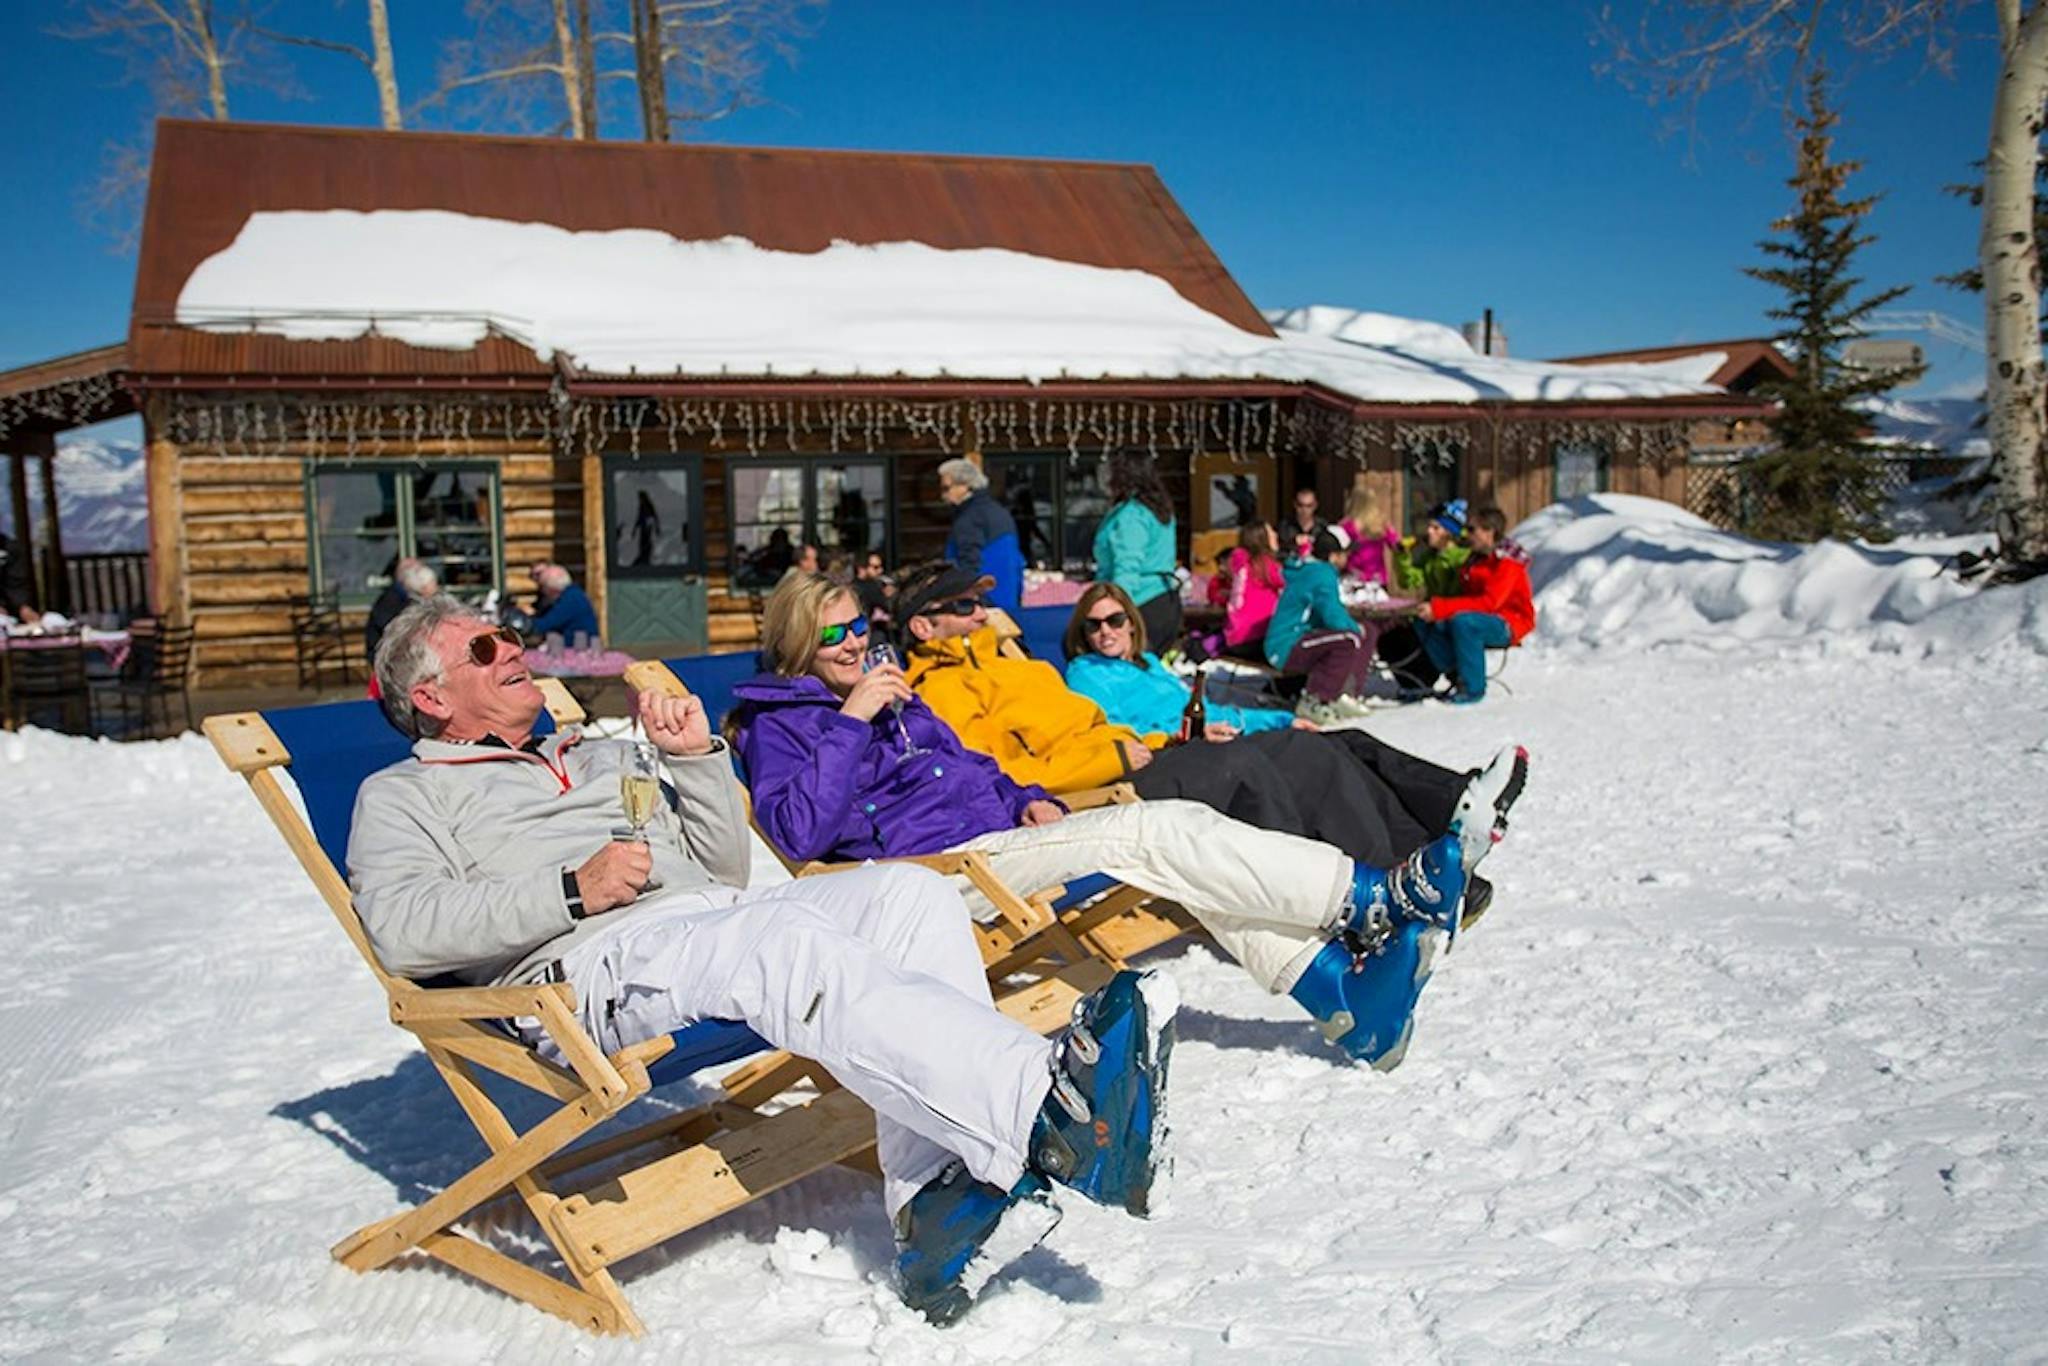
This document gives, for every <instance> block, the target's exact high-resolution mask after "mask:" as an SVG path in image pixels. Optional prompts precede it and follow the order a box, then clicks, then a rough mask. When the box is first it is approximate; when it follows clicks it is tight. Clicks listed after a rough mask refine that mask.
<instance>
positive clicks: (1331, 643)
mask: <svg viewBox="0 0 2048 1366" xmlns="http://www.w3.org/2000/svg"><path fill="white" fill-rule="evenodd" d="M1350 554H1351V538H1350V537H1349V536H1348V535H1346V534H1345V533H1344V530H1343V528H1341V527H1324V528H1323V529H1322V530H1321V531H1318V532H1317V533H1316V538H1315V542H1314V546H1313V553H1312V554H1310V555H1309V557H1308V558H1307V559H1302V560H1296V561H1295V562H1294V563H1292V564H1290V565H1288V566H1287V586H1286V587H1285V588H1283V589H1281V590H1280V601H1279V602H1277V603H1276V604H1274V606H1273V621H1272V624H1271V625H1269V626H1267V627H1266V662H1267V663H1268V664H1271V665H1272V666H1273V667H1274V668H1276V669H1278V670H1279V671H1280V672H1281V673H1283V674H1301V675H1306V676H1307V679H1308V682H1307V686H1306V688H1305V689H1304V692H1305V694H1306V695H1305V696H1304V697H1303V698H1302V700H1301V714H1302V715H1304V716H1306V717H1308V718H1309V719H1311V720H1314V721H1325V722H1327V721H1343V720H1348V719H1352V718H1355V717H1359V716H1363V715H1365V714H1366V710H1367V709H1366V706H1365V704H1364V703H1363V702H1362V701H1360V700H1359V699H1358V697H1357V696H1356V695H1355V694H1357V693H1358V692H1359V691H1361V690H1362V689H1363V688H1364V686H1365V679H1366V675H1367V674H1368V673H1369V672H1370V671H1371V669H1372V649H1373V643H1374V641H1375V640H1376V639H1377V631H1378V628H1376V627H1374V626H1372V625H1369V624H1368V625H1364V626H1361V625H1360V624H1359V623H1358V622H1356V621H1353V620H1352V619H1351V612H1350V610H1349V609H1347V608H1346V607H1345V606H1344V594H1343V591H1342V588H1341V586H1340V585H1341V579H1340V577H1339V570H1340V569H1341V568H1342V566H1343V564H1344V561H1345V559H1346V558H1347V557H1349V556H1350Z"/></svg>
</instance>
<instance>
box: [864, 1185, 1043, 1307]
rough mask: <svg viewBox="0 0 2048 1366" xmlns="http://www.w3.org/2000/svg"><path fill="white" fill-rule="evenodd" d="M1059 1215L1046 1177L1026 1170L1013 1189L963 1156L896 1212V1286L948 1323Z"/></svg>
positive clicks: (912, 1303)
mask: <svg viewBox="0 0 2048 1366" xmlns="http://www.w3.org/2000/svg"><path fill="white" fill-rule="evenodd" d="M1059 1221H1060V1207H1059V1206H1058V1205H1055V1204H1054V1203H1053V1202H1052V1199H1051V1197H1050V1196H1049V1195H1048V1194H1047V1187H1046V1184H1045V1178H1044V1177H1042V1176H1039V1175H1038V1174H1037V1173H1035V1172H1026V1173H1024V1175H1023V1177H1022V1178H1021V1179H1020V1180H1019V1181H1018V1182H1017V1184H1016V1185H1015V1186H1012V1187H1011V1188H1010V1189H1009V1190H1008V1191H1007V1192H1005V1191H1003V1190H1002V1189H1000V1188H999V1187H996V1186H991V1185H990V1184H989V1183H988V1182H986V1181H976V1180H975V1179H974V1178H973V1177H971V1176H969V1175H968V1174H967V1169H966V1168H965V1167H963V1166H961V1165H960V1164H959V1163H958V1162H949V1163H947V1164H946V1169H945V1170H944V1171H943V1172H940V1173H939V1174H938V1176H936V1177H934V1178H933V1179H932V1180H930V1181H927V1182H926V1183H925V1185H924V1188H923V1189H922V1190H920V1191H918V1193H917V1194H916V1195H913V1196H911V1197H910V1203H909V1204H907V1205H905V1206H904V1207H903V1208H902V1209H900V1210H898V1211H897V1212H896V1288H897V1292H898V1293H899V1294H901V1295H902V1296H903V1302H904V1303H905V1304H907V1305H909V1306H910V1307H911V1308H912V1309H915V1310H917V1311H918V1312H919V1313H920V1314H923V1315H924V1316H925V1317H926V1318H928V1319H930V1320H931V1321H932V1322H933V1323H935V1324H937V1325H938V1326H939V1327H941V1328H943V1327H945V1326H946V1325H947V1324H949V1323H952V1322H954V1321H955V1320H957V1319H958V1318H959V1317H960V1316H961V1315H962V1314H965V1313H966V1312H967V1311H968V1310H969V1309H970V1308H972V1307H973V1305H974V1300H975V1297H976V1296H978V1295H979V1294H981V1290H982V1287H983V1286H985V1285H987V1284H988V1279H989V1277H991V1276H993V1275H994V1274H995V1273H996V1272H997V1271H999V1270H1001V1269H1002V1268H1003V1267H1005V1266H1007V1265H1008V1264H1009V1263H1011V1262H1013V1261H1015V1260H1017V1258H1019V1257H1021V1256H1023V1255H1024V1254H1025V1253H1027V1252H1029V1251H1030V1250H1031V1249H1032V1248H1034V1247H1037V1246H1038V1244H1039V1243H1040V1242H1042V1241H1044V1239H1045V1235H1046V1234H1048V1233H1050V1232H1052V1230H1053V1226H1054V1225H1055V1224H1057V1223H1059Z"/></svg>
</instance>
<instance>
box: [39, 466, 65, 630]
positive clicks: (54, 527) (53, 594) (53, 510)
mask: <svg viewBox="0 0 2048 1366" xmlns="http://www.w3.org/2000/svg"><path fill="white" fill-rule="evenodd" d="M43 519H44V521H45V522H47V523H48V525H49V528H50V544H49V546H48V547H47V548H46V549H45V551H44V558H45V560H46V562H47V563H48V565H49V579H50V581H49V583H47V584H45V585H44V587H43V605H44V606H45V607H55V608H56V609H57V610H58V611H60V612H62V613H64V614H65V615H66V616H69V615H70V614H71V577H70V575H68V574H66V573H65V572H64V523H63V520H62V519H61V518H60V517H59V516H58V515H57V438H56V437H54V436H49V437H44V438H43Z"/></svg>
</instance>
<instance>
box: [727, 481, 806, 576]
mask: <svg viewBox="0 0 2048 1366" xmlns="http://www.w3.org/2000/svg"><path fill="white" fill-rule="evenodd" d="M726 478H728V479H730V480H731V481H732V566H733V571H732V581H733V586H734V587H736V588H773V587H774V586H775V583H776V581H777V580H778V579H780V578H781V577H782V576H783V574H784V573H785V572H786V571H787V570H788V569H789V566H790V565H791V563H793V562H794V561H795V559H796V548H797V546H798V545H799V544H800V543H801V542H802V540H803V536H804V468H803V466H801V465H757V464H754V463H753V462H751V461H749V462H747V463H746V464H740V463H739V462H737V461H734V462H732V463H730V464H728V465H727V466H726Z"/></svg>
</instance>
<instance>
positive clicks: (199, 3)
mask: <svg viewBox="0 0 2048 1366" xmlns="http://www.w3.org/2000/svg"><path fill="white" fill-rule="evenodd" d="M185 9H186V12H187V13H189V14H190V15H191V16H192V20H191V22H192V40H193V45H194V46H196V47H197V48H198V49H199V60H200V62H201V63H202V64H203V65H204V66H205V67H206V102H207V104H208V106H209V107H210V108H211V109H212V111H213V117H214V118H215V119H217V120H219V121H220V122H222V123H225V122H227V117H228V82H227V73H226V71H225V65H226V64H225V63H224V62H223V61H222V59H221V52H220V44H219V43H217V42H215V41H214V40H213V6H212V5H211V4H209V3H208V2H207V0H185Z"/></svg>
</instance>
